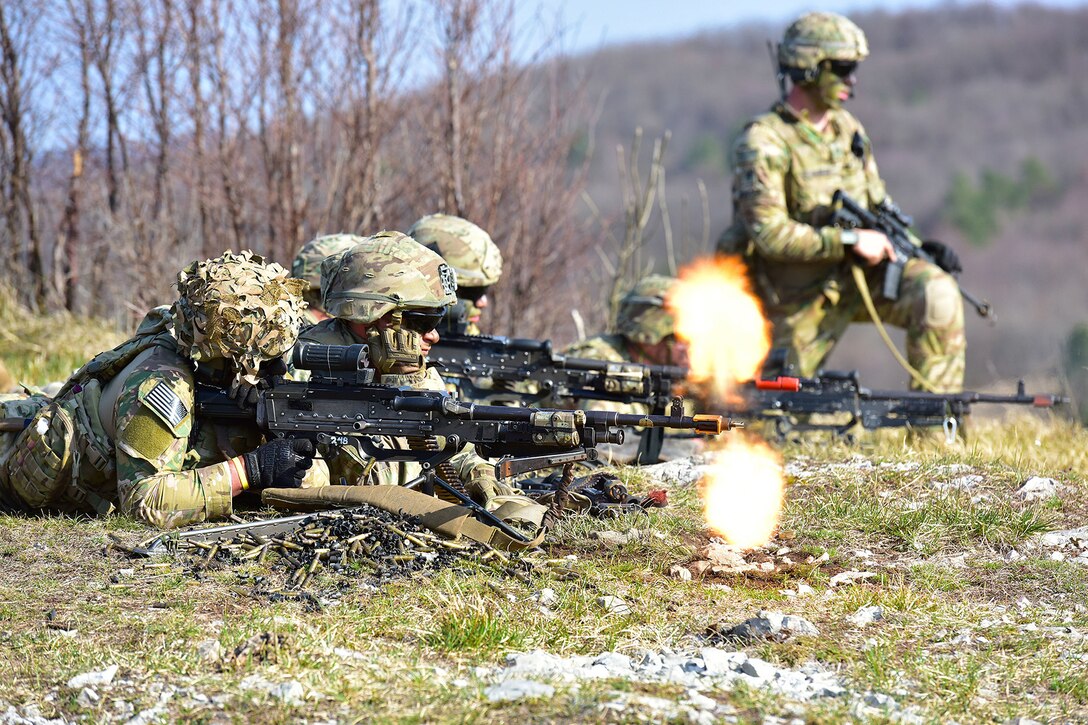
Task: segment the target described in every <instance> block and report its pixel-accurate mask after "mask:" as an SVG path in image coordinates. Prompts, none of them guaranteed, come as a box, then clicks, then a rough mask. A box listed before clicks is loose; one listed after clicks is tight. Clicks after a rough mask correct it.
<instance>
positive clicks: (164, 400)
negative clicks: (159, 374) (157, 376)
mask: <svg viewBox="0 0 1088 725" xmlns="http://www.w3.org/2000/svg"><path fill="white" fill-rule="evenodd" d="M140 402H142V403H143V404H144V405H146V406H147V407H148V408H150V409H151V410H152V412H154V413H155V415H157V416H159V417H160V418H162V420H163V422H164V423H166V424H167V425H168V426H170V428H171V429H172V430H173V429H176V428H177V427H178V425H180V424H181V422H182V421H183V420H185V418H186V417H187V416H188V415H189V409H188V408H186V407H185V403H183V402H181V398H179V397H178V394H177V393H175V392H174V390H173V389H172V388H171V387H170V386H169V385H167V384H166V382H165V381H163V380H160V381H159V382H157V383H155V385H154V386H153V387H152V388H151V390H149V391H147V393H146V394H144V393H141V394H140Z"/></svg>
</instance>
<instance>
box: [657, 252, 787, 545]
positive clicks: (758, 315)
mask: <svg viewBox="0 0 1088 725" xmlns="http://www.w3.org/2000/svg"><path fill="white" fill-rule="evenodd" d="M666 304H667V305H668V308H669V310H670V311H671V312H672V313H673V317H674V319H675V320H676V334H677V337H679V338H680V339H682V340H683V341H684V342H686V343H687V345H688V358H689V364H690V368H691V372H690V374H689V379H690V380H691V381H692V382H693V383H695V384H696V385H703V386H709V387H710V388H711V390H712V391H713V393H714V395H715V397H716V398H717V400H719V401H721V402H725V403H729V402H732V399H733V398H734V397H735V396H733V394H732V388H733V386H734V385H736V384H737V383H738V382H742V381H748V380H753V379H755V378H757V377H758V376H759V372H760V368H761V367H762V365H763V360H764V359H765V358H766V357H767V353H768V352H770V349H771V325H770V323H769V322H767V319H766V318H765V317H764V316H763V307H762V305H761V304H760V302H759V299H758V298H757V297H756V296H755V294H753V292H752V287H751V282H750V281H749V279H748V274H747V268H746V267H745V264H744V262H743V260H741V259H740V257H724V256H718V257H714V258H712V259H700V260H696V261H695V262H693V263H692V264H690V265H688V266H687V267H685V268H684V269H682V270H681V271H680V281H679V282H678V283H677V284H676V285H675V286H674V287H673V289H672V291H671V292H670V294H669V298H668V300H667V301H666ZM722 444H723V445H722V447H721V448H718V449H717V450H714V451H712V452H711V453H710V456H711V460H712V463H711V465H710V467H709V468H708V470H707V473H706V476H705V477H704V479H703V484H702V487H701V490H700V492H701V495H702V499H703V510H704V515H705V516H706V521H707V525H708V526H709V527H710V529H711V530H712V531H713V532H715V533H716V534H719V535H721V536H722V537H723V538H725V539H726V540H727V541H728V542H729V543H731V544H733V545H735V546H739V547H741V548H744V549H751V548H754V547H757V546H762V545H763V544H766V543H767V542H768V541H770V538H771V536H772V535H773V534H774V530H775V527H776V526H777V525H778V515H779V511H780V510H781V508H782V497H783V493H784V489H785V474H784V473H783V470H782V460H781V458H780V457H779V455H778V454H777V453H776V452H775V451H774V450H772V449H771V448H770V447H769V446H768V445H767V444H766V443H764V442H763V441H761V440H758V439H756V438H749V437H745V436H744V435H743V434H741V433H740V432H739V431H738V432H734V433H730V434H729V435H728V436H726V437H725V438H724V439H722Z"/></svg>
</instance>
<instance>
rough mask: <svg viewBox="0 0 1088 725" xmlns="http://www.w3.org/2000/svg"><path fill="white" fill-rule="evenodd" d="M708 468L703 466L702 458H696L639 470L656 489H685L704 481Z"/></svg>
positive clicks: (668, 462)
mask: <svg viewBox="0 0 1088 725" xmlns="http://www.w3.org/2000/svg"><path fill="white" fill-rule="evenodd" d="M697 461H698V462H697ZM707 468H708V466H706V465H705V464H703V462H702V458H700V457H698V456H696V457H693V458H681V459H678V460H675V461H667V462H665V463H657V464H655V465H652V466H642V467H641V468H640V469H639V470H640V471H641V472H642V473H643V474H645V475H646V476H648V477H649V479H650V481H651V485H652V486H654V487H657V486H675V487H677V488H683V487H685V486H690V485H692V484H693V483H696V482H697V481H699V480H700V479H702V477H703V475H704V474H705V473H706V470H707Z"/></svg>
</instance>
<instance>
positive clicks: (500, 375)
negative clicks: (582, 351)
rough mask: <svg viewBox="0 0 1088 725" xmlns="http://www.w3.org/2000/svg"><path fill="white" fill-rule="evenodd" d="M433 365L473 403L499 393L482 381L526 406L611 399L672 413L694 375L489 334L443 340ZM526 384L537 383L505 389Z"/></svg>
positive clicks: (432, 354) (434, 353)
mask: <svg viewBox="0 0 1088 725" xmlns="http://www.w3.org/2000/svg"><path fill="white" fill-rule="evenodd" d="M428 361H429V362H430V364H432V365H434V366H435V367H437V368H438V369H439V371H440V372H441V373H442V376H443V377H444V378H446V379H447V380H448V381H449V382H451V383H453V384H454V385H455V386H456V387H457V388H458V390H460V391H461V392H462V397H464V398H465V399H467V400H473V399H475V398H480V397H486V396H488V395H489V394H493V393H495V392H496V387H486V388H484V387H480V386H479V384H478V382H477V381H481V380H486V381H489V382H490V383H492V384H494V383H498V384H499V385H498V386H497V388H498V389H500V390H502V392H503V393H509V394H510V395H511V396H515V397H518V398H519V399H520V400H521V401H522V402H523V404H526V405H532V404H536V403H539V402H541V401H548V400H551V401H572V400H607V401H611V402H615V403H644V404H646V405H647V406H649V408H650V410H651V412H653V413H655V414H660V413H663V412H664V411H665V410H666V408H667V407H668V404H669V403H670V402H671V400H672V389H673V387H674V386H675V385H676V384H677V383H679V382H681V381H682V380H684V378H685V377H686V376H687V372H688V371H687V369H686V368H683V367H679V366H676V365H644V364H642V363H617V362H609V361H607V360H589V359H584V358H573V357H567V356H565V355H560V354H558V353H556V352H555V351H554V350H553V349H552V343H551V340H530V339H521V338H507V337H492V336H488V335H447V336H443V337H442V339H441V340H439V342H438V344H436V345H435V346H434V347H432V348H431V352H430V353H429V355H428ZM525 382H528V383H531V385H528V386H525V385H520V386H518V388H519V389H518V390H514V391H508V390H507V389H506V388H505V387H504V384H506V385H507V386H508V385H510V384H517V383H525Z"/></svg>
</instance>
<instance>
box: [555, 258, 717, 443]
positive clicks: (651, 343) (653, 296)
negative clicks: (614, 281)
mask: <svg viewBox="0 0 1088 725" xmlns="http://www.w3.org/2000/svg"><path fill="white" fill-rule="evenodd" d="M676 282H677V280H676V278H675V277H667V276H664V275H659V274H654V275H650V276H648V277H644V278H642V279H641V280H640V281H639V282H638V283H637V284H636V285H635V286H634V287H633V288H632V289H631V290H630V291H629V292H628V293H627V294H626V295H624V296H623V298H622V299H621V300H620V304H619V309H618V311H617V318H616V332H615V334H612V335H597V336H595V337H591V338H588V339H586V340H583V341H582V342H577V343H575V344H573V345H571V346H570V347H568V348H567V349H566V350H564V354H565V355H567V356H569V357H576V358H590V359H593V360H605V361H608V362H616V363H632V362H633V363H645V364H649V365H676V366H680V367H686V366H687V364H688V353H687V343H685V342H684V341H683V340H680V339H679V338H678V337H677V336H676V321H675V319H674V318H673V315H672V313H671V312H670V311H669V310H668V309H667V308H666V307H665V300H666V298H667V296H668V293H669V290H670V289H671V288H672V287H673V285H675V284H676ZM574 407H577V408H585V409H586V410H610V411H613V412H616V413H636V414H641V415H645V414H646V413H649V412H650V410H649V408H648V407H647V406H646V405H645V404H644V403H614V402H609V401H599V400H579V401H575V402H574ZM696 444H697V441H696V440H695V439H691V438H682V437H678V436H666V437H665V444H664V447H663V448H662V451H661V458H662V459H664V460H669V459H672V458H681V457H685V456H688V455H691V454H692V453H693V452H694V449H695V447H696ZM638 446H639V437H638V436H629V439H628V442H626V443H623V444H622V445H612V446H609V447H608V448H607V454H608V455H610V456H611V459H612V460H613V461H615V462H617V463H656V462H657V461H640V460H637V459H638ZM602 452H606V450H605V448H604V447H602Z"/></svg>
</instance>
